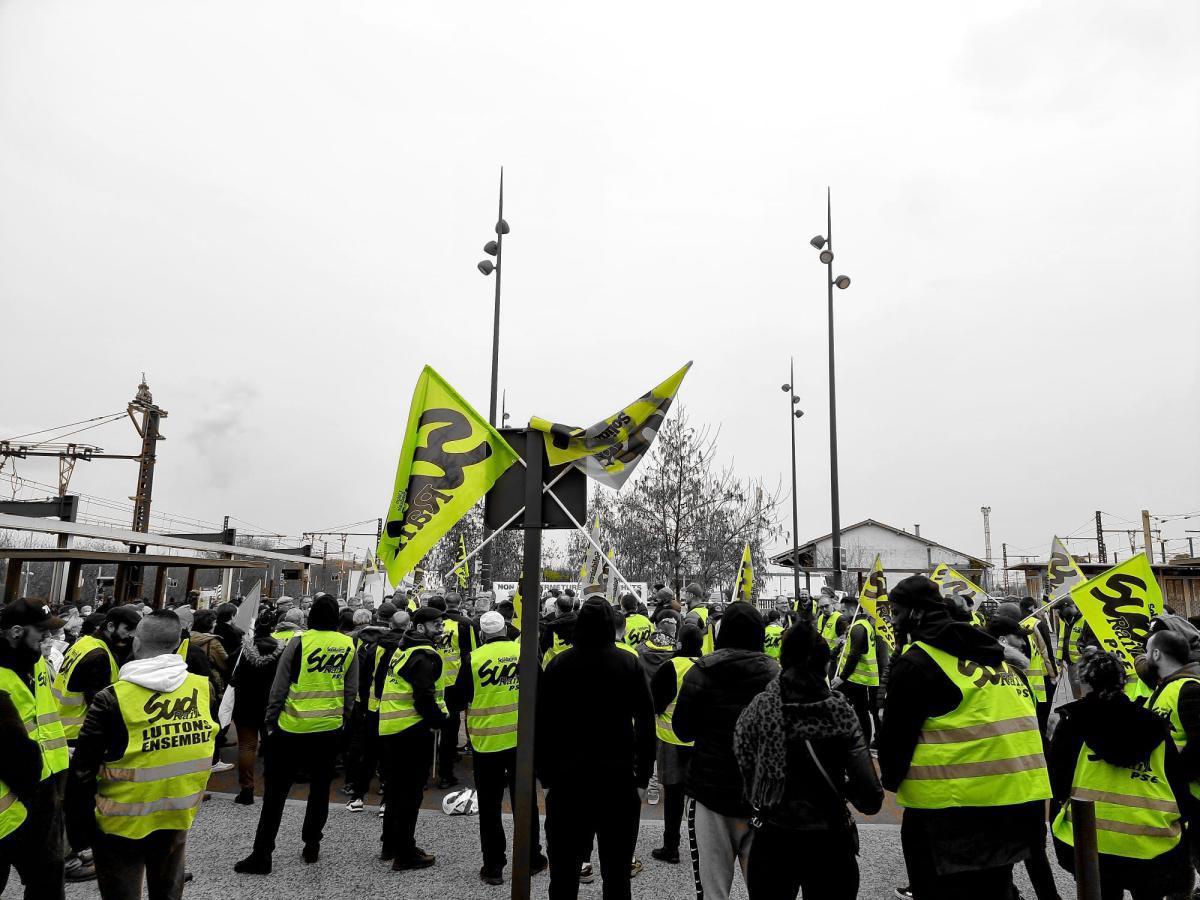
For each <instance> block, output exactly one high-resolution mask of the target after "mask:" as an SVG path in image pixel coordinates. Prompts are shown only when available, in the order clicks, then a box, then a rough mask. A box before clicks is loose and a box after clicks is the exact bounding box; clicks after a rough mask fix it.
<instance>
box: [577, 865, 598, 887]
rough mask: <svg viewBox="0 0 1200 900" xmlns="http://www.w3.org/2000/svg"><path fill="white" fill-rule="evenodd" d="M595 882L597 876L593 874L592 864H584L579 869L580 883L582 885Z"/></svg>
mask: <svg viewBox="0 0 1200 900" xmlns="http://www.w3.org/2000/svg"><path fill="white" fill-rule="evenodd" d="M595 880H596V876H595V874H594V873H593V872H592V864H591V863H590V862H587V863H584V864H583V865H582V866H580V868H579V883H580V884H591V883H592V882H593V881H595Z"/></svg>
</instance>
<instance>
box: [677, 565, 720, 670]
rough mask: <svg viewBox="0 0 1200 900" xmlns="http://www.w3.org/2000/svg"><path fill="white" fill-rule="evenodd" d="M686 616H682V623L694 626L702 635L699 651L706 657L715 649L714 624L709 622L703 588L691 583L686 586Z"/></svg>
mask: <svg viewBox="0 0 1200 900" xmlns="http://www.w3.org/2000/svg"><path fill="white" fill-rule="evenodd" d="M685 596H686V600H687V608H688V611H687V615H686V616H684V621H685V622H687V623H689V624H692V625H695V626H696V627H697V628H699V629H700V632H701V633H702V634H703V635H704V644H703V649H702V651H701V653H702V655H704V656H707V655H708V654H709V653H712V652H713V650H714V649H715V647H716V641H715V638H716V635H715V630H716V629H715V625H716V623H715V622H709V620H708V619H709V610H708V605H707V604H708V601H707V599H706V598H705V596H704V588H702V587H700V585H698V584H697V583H696V582H694V581H693V582H692V583H691V584H689V585H688V586H687V592H686V595H685Z"/></svg>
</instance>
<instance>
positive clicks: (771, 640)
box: [763, 625, 786, 659]
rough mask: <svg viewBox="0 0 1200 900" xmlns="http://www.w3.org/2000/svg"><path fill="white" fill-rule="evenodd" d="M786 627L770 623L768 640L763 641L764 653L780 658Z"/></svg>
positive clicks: (767, 634)
mask: <svg viewBox="0 0 1200 900" xmlns="http://www.w3.org/2000/svg"><path fill="white" fill-rule="evenodd" d="M785 630H786V629H785V628H784V627H783V626H782V625H768V626H767V630H766V640H765V641H764V642H763V653H765V654H767V656H769V657H771V659H779V648H780V645H781V644H783V632H784V631H785Z"/></svg>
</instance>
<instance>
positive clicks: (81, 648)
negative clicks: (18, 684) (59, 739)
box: [51, 635, 118, 741]
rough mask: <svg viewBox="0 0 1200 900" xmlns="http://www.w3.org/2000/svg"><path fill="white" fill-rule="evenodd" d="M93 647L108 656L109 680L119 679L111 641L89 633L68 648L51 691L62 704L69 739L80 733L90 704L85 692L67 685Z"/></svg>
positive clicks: (62, 715) (63, 722)
mask: <svg viewBox="0 0 1200 900" xmlns="http://www.w3.org/2000/svg"><path fill="white" fill-rule="evenodd" d="M93 650H103V651H104V655H105V656H106V657H108V683H109V684H112V683H113V682H115V681H116V680H117V672H118V669H117V660H116V659H115V658H114V657H113V655H112V650H110V649H109V648H108V644H106V643H104V641H102V640H100V638H98V637H93V636H92V635H85V636H84V637H81V638H80V639H79V640H77V641H76V642H75V643H74V644H72V645H71V646H70V647H68V648H67V652H66V653H65V654H64V655H63V661H62V665H61V666H59V669H58V674H57V675H55V676H54V685H53V686H52V688H51V691H52V692H53V694H54V701H55V702H56V703H57V704H58V716H59V718H60V719H61V720H62V725H63V733H64V734H65V735H66V736H67V740H68V741H73V740H75V738H77V737H79V729H80V728H82V727H83V719H84V717H85V716H86V715H87V704H86V703H85V702H84V700H83V694H82V693H81V692H79V691H69V690H67V685H68V684H69V683H70V681H71V673H72V672H73V671H75V666H76V665H78V664H79V661H80V660H81V659H83V658H84V657H85V656H87V655H88V654H90V653H91V652H92V651H93Z"/></svg>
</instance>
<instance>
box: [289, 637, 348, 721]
mask: <svg viewBox="0 0 1200 900" xmlns="http://www.w3.org/2000/svg"><path fill="white" fill-rule="evenodd" d="M299 651H300V674H299V676H298V677H297V678H296V681H295V682H294V683H293V684H290V685H288V694H287V699H286V700H285V701H284V703H283V712H282V713H280V715H279V727H280V728H282V729H283V730H284V731H289V732H291V733H292V734H313V733H317V732H322V731H336V730H337V729H338V728H341V727H342V717H343V714H344V712H345V696H346V693H345V691H346V673H347V672H348V671H350V664H351V663H352V662H353V661H354V642H353V641H351V640H350V638H348V637H346V635H344V634H342V633H341V632H337V631H306V632H304V633H303V634H301V635H300V648H299Z"/></svg>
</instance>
